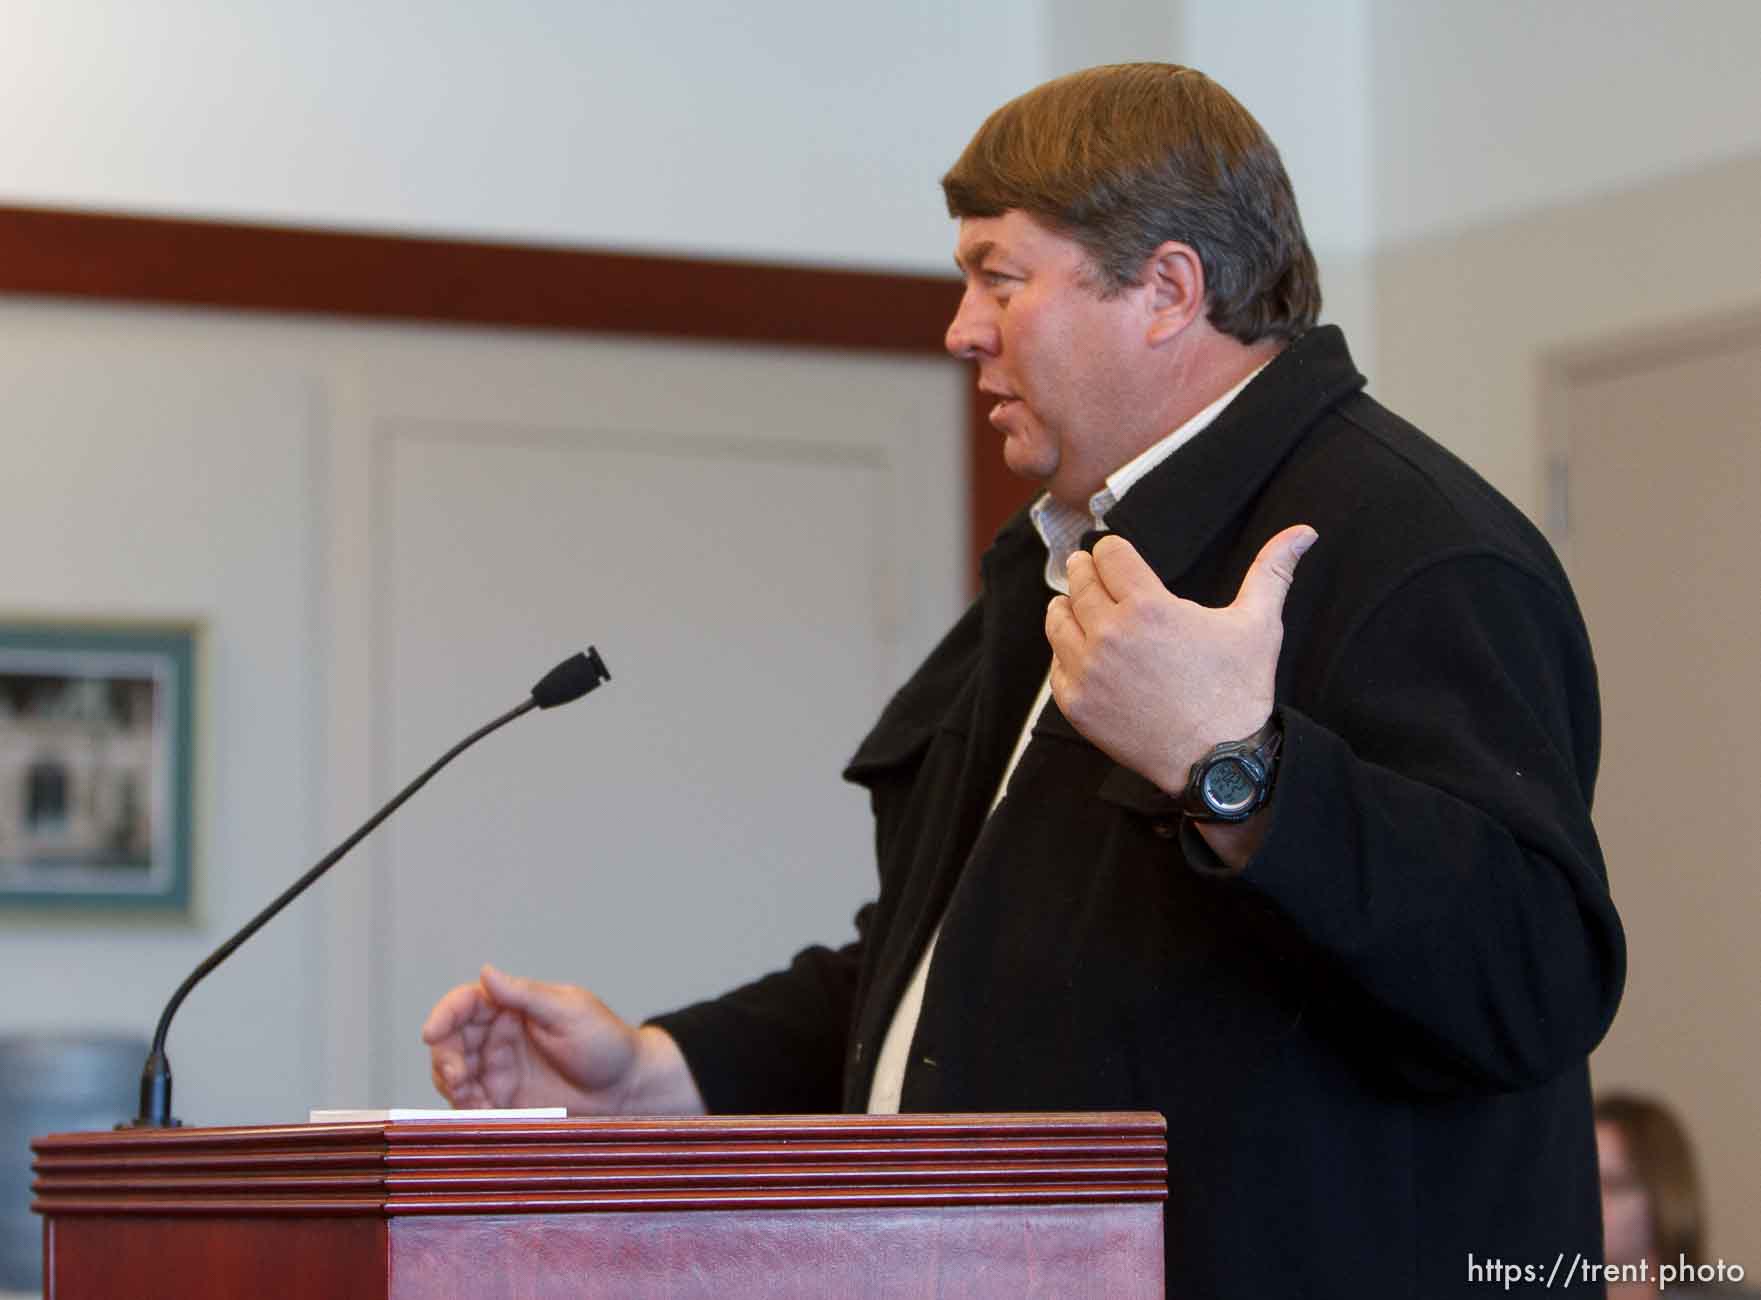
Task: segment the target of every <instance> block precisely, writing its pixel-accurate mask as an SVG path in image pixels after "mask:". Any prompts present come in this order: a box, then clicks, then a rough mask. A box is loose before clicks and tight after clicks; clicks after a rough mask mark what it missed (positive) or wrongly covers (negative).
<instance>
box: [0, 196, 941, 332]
mask: <svg viewBox="0 0 1761 1300" xmlns="http://www.w3.org/2000/svg"><path fill="white" fill-rule="evenodd" d="M0 291H3V292H9V293H25V294H45V295H51V296H56V297H71V298H101V299H109V300H116V301H124V302H146V303H160V304H180V305H186V306H202V307H224V308H228V309H231V310H244V311H273V312H294V313H322V314H329V315H339V316H363V317H370V318H378V319H393V320H415V321H451V322H459V323H466V324H473V325H499V326H516V327H525V328H534V329H551V330H568V331H577V330H579V331H595V332H599V331H603V332H608V333H617V334H640V335H657V336H661V337H666V338H692V339H714V340H718V341H726V342H741V343H745V342H751V343H781V344H799V345H802V346H814V347H821V346H823V347H843V348H862V349H884V350H889V351H904V352H928V353H939V352H940V351H941V346H942V331H943V330H944V329H945V328H946V325H947V321H948V318H949V316H950V314H951V313H952V312H953V310H954V307H955V305H956V303H957V301H958V296H959V290H958V286H957V285H956V284H955V282H954V281H953V280H952V279H949V278H946V277H938V276H919V275H896V274H884V273H879V272H873V271H844V270H830V269H820V268H813V267H797V266H773V265H760V264H756V263H743V262H719V261H706V260H700V259H695V258H679V257H655V256H648V255H643V254H635V253H608V252H598V251H591V250H587V249H577V248H556V247H543V246H537V245H529V244H508V243H491V242H486V241H477V240H461V239H432V238H425V237H418V236H411V235H390V234H369V233H362V232H355V231H332V230H310V229H295V228H291V227H280V226H265V225H244V224H240V223H237V222H228V221H189V220H173V219H169V218H165V217H140V216H119V215H113V214H99V213H87V212H65V211H51V210H39V209H28V208H4V207H0Z"/></svg>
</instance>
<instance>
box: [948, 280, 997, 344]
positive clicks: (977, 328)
mask: <svg viewBox="0 0 1761 1300" xmlns="http://www.w3.org/2000/svg"><path fill="white" fill-rule="evenodd" d="M974 297H975V295H974V294H973V292H972V291H971V290H970V289H968V290H967V291H966V293H965V294H964V295H962V296H961V299H960V307H959V310H957V311H956V312H955V313H954V319H953V320H951V321H949V322H948V332H947V334H946V335H945V336H944V337H943V339H942V343H943V345H944V346H945V347H946V348H947V349H948V351H949V352H951V353H953V354H954V355H955V356H956V357H959V358H960V359H961V360H962V361H971V360H974V359H975V358H976V357H978V356H979V355H981V354H987V355H988V354H994V353H995V352H996V350H997V328H996V322H995V321H994V320H993V319H992V318H991V316H990V314H989V313H988V312H987V311H985V310H984V308H983V307H982V306H981V305H980V304H979V303H977V302H975V301H974Z"/></svg>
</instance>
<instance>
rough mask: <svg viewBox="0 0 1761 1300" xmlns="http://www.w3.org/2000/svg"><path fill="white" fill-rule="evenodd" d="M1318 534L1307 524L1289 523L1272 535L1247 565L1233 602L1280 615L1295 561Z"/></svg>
mask: <svg viewBox="0 0 1761 1300" xmlns="http://www.w3.org/2000/svg"><path fill="white" fill-rule="evenodd" d="M1319 537H1320V534H1319V533H1317V532H1316V531H1315V530H1314V529H1313V528H1310V527H1309V526H1308V525H1307V524H1292V525H1291V526H1290V527H1289V528H1286V529H1285V530H1284V531H1283V532H1281V533H1277V534H1275V535H1274V536H1273V537H1272V538H1271V540H1270V541H1268V542H1267V543H1266V544H1265V545H1264V546H1262V547H1260V553H1259V554H1258V555H1256V556H1254V559H1253V563H1252V564H1250V565H1249V566H1248V569H1247V576H1246V577H1244V578H1243V579H1242V580H1241V590H1240V591H1238V592H1237V593H1236V594H1235V604H1236V605H1237V606H1245V607H1247V608H1250V609H1253V610H1256V611H1257V612H1259V613H1261V614H1264V615H1266V616H1267V617H1269V618H1282V617H1283V613H1284V598H1285V596H1287V595H1289V594H1290V584H1291V582H1292V581H1294V580H1295V578H1296V566H1297V563H1298V562H1299V561H1300V560H1301V559H1302V557H1303V554H1304V552H1306V551H1307V550H1308V549H1309V547H1311V546H1313V545H1314V544H1315V542H1316V540H1317V539H1318V538H1319Z"/></svg>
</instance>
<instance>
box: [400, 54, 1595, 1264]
mask: <svg viewBox="0 0 1761 1300" xmlns="http://www.w3.org/2000/svg"><path fill="white" fill-rule="evenodd" d="M943 186H944V190H945V192H946V194H947V197H948V202H949V208H950V211H951V212H952V213H953V214H954V215H955V216H957V217H959V218H960V236H959V242H958V247H957V252H956V261H957V262H958V264H959V266H960V268H961V271H962V273H963V275H964V277H965V282H966V290H965V296H964V298H963V300H962V303H961V306H960V309H959V312H958V314H957V315H956V317H955V319H954V322H953V323H952V325H951V326H950V327H949V331H948V346H949V348H950V350H951V351H953V352H954V353H956V354H957V355H959V356H962V357H965V358H969V359H971V360H973V361H974V362H975V364H976V367H977V370H978V384H979V387H980V388H981V389H982V390H983V391H985V392H987V393H989V394H991V395H993V396H994V397H995V398H996V406H995V407H994V409H993V410H992V413H991V422H992V423H993V425H995V426H996V428H997V429H998V430H999V431H1000V432H1001V433H1002V435H1003V455H1004V458H1005V460H1006V461H1007V463H1008V464H1009V466H1010V468H1011V469H1012V470H1014V471H1015V472H1017V473H1019V474H1023V475H1025V476H1028V477H1030V478H1033V479H1035V480H1036V481H1038V482H1040V483H1041V484H1042V485H1043V486H1044V488H1045V495H1044V496H1042V497H1041V498H1040V500H1039V501H1038V502H1037V503H1036V504H1035V506H1034V507H1033V509H1032V510H1031V511H1024V512H1023V513H1022V514H1021V515H1020V516H1018V517H1017V518H1016V519H1015V520H1013V521H1011V523H1010V524H1008V525H1006V526H1005V527H1004V529H1003V530H1002V531H1001V533H999V535H998V537H997V540H996V543H995V545H994V546H993V547H992V548H991V550H990V552H989V553H988V554H987V556H986V559H985V565H984V587H983V591H982V593H981V595H980V597H979V599H978V600H977V602H975V604H974V605H973V606H972V608H971V609H969V610H968V612H967V614H966V615H965V617H963V618H962V619H961V621H960V622H959V623H958V624H957V625H956V626H955V627H954V628H953V629H952V630H951V631H950V632H949V634H948V635H947V637H946V638H944V640H943V641H942V643H941V644H940V645H939V646H938V647H937V649H936V650H935V651H934V652H933V653H932V654H931V656H930V657H929V659H928V660H926V662H925V663H924V665H923V666H922V667H921V668H920V669H919V670H918V672H917V673H916V674H915V675H914V676H913V677H912V679H911V680H910V681H909V682H908V683H906V685H905V686H904V687H903V688H902V689H901V690H900V691H899V693H898V694H897V695H896V696H895V697H894V698H893V700H892V702H891V703H890V704H889V705H888V707H887V709H886V711H885V712H884V714H883V715H882V717H881V719H880V721H879V722H878V723H877V725H876V727H875V729H874V730H873V732H871V734H870V735H869V737H868V738H867V739H866V740H865V741H864V742H863V744H862V746H861V747H860V749H859V750H858V752H857V754H856V757H855V758H854V760H853V761H852V763H851V765H850V768H849V771H848V773H847V775H848V776H849V777H850V778H851V779H853V780H856V781H859V782H862V783H863V784H864V785H866V786H867V787H868V788H869V790H870V791H871V794H872V799H873V803H874V809H875V815H876V823H877V835H876V845H877V853H878V860H879V871H880V887H879V895H878V897H877V899H876V901H875V902H874V903H873V904H871V905H870V906H869V907H867V908H864V909H863V911H862V913H861V914H859V916H858V930H859V937H858V939H857V941H856V942H855V943H853V944H850V945H848V946H846V947H844V948H842V949H839V950H837V951H830V950H827V949H818V948H816V949H810V950H808V951H806V952H804V953H801V954H799V955H798V956H797V957H796V959H795V961H794V962H793V963H792V965H791V966H790V967H789V968H787V969H786V970H784V971H780V972H778V973H776V974H774V975H771V976H768V977H766V978H765V979H762V980H760V981H758V982H756V983H754V984H751V985H748V986H746V987H745V988H742V989H739V990H735V991H734V992H732V993H730V994H727V995H726V996H724V997H722V998H719V999H716V1000H714V1001H712V1002H707V1003H702V1004H699V1005H697V1006H694V1007H690V1008H686V1009H684V1010H682V1011H679V1012H676V1013H674V1014H672V1015H670V1016H665V1017H661V1018H659V1019H658V1020H656V1021H653V1022H650V1023H649V1024H647V1025H644V1026H642V1027H641V1028H639V1029H638V1028H635V1027H632V1026H629V1025H627V1024H625V1023H624V1022H622V1021H621V1020H618V1019H617V1018H616V1017H615V1016H613V1015H611V1013H610V1012H608V1011H607V1010H606V1009H605V1008H604V1007H603V1006H602V1005H601V1004H600V1003H598V1002H597V1000H595V999H593V998H592V996H591V995H590V994H587V993H586V992H585V991H584V990H578V989H572V988H566V987H561V986H549V985H536V984H533V983H531V982H528V981H522V980H517V979H512V978H510V977H507V976H503V975H501V974H500V973H499V972H494V971H486V972H485V974H484V976H483V978H482V979H481V980H480V981H479V983H477V984H475V985H465V986H461V987H460V988H458V989H455V990H454V991H453V992H452V993H449V994H448V995H447V997H446V998H444V999H442V1001H441V1003H440V1004H439V1005H438V1006H437V1007H436V1008H435V1011H434V1013H433V1015H432V1016H431V1017H430V1020H429V1023H428V1025H427V1026H426V1027H425V1029H424V1034H425V1036H426V1037H427V1038H428V1041H429V1042H430V1043H431V1044H432V1045H433V1053H434V1072H435V1079H436V1083H437V1084H438V1086H440V1088H441V1090H442V1091H443V1092H444V1093H445V1094H446V1095H447V1096H448V1097H450V1098H451V1099H452V1100H453V1101H454V1102H455V1104H460V1105H481V1104H486V1103H487V1104H497V1105H509V1104H522V1105H530V1104H539V1103H541V1102H543V1103H550V1104H555V1103H558V1102H561V1103H562V1104H566V1105H569V1106H570V1107H571V1109H574V1110H577V1111H580V1112H583V1113H606V1112H608V1111H629V1110H642V1111H650V1112H653V1111H665V1110H687V1111H688V1110H702V1109H709V1110H715V1111H761V1112H762V1111H769V1112H776V1111H789V1110H827V1109H834V1108H837V1107H839V1106H841V1107H843V1108H845V1109H851V1110H863V1109H870V1110H897V1109H906V1110H978V1109H983V1110H1056V1109H1094V1110H1099V1109H1155V1110H1159V1111H1161V1112H1162V1113H1163V1114H1164V1115H1166V1116H1167V1118H1168V1124H1169V1145H1170V1150H1171V1155H1172V1159H1171V1172H1170V1194H1169V1201H1168V1205H1167V1234H1168V1259H1169V1273H1170V1278H1171V1279H1178V1280H1179V1281H1180V1283H1181V1284H1182V1286H1183V1287H1185V1288H1186V1289H1187V1292H1188V1293H1190V1294H1192V1295H1195V1296H1207V1297H1208V1296H1218V1297H1221V1296H1232V1297H1233V1296H1240V1297H1255V1298H1260V1297H1277V1296H1298V1295H1316V1296H1325V1295H1340V1296H1346V1295H1351V1296H1358V1295H1363V1294H1373V1295H1378V1296H1412V1297H1420V1296H1423V1297H1436V1296H1444V1295H1456V1294H1460V1295H1472V1294H1476V1293H1481V1292H1482V1288H1483V1287H1484V1286H1485V1285H1488V1284H1490V1285H1493V1286H1495V1287H1498V1288H1500V1289H1502V1288H1503V1287H1504V1285H1505V1283H1506V1282H1507V1281H1510V1280H1511V1279H1512V1277H1513V1276H1514V1277H1516V1278H1519V1279H1520V1278H1524V1277H1527V1276H1529V1274H1528V1273H1527V1272H1526V1271H1523V1272H1517V1273H1515V1274H1512V1273H1511V1272H1510V1271H1509V1270H1508V1269H1507V1267H1506V1266H1513V1267H1515V1268H1517V1269H1519V1270H1529V1269H1531V1268H1533V1267H1535V1266H1541V1268H1540V1274H1539V1276H1540V1278H1541V1279H1542V1280H1544V1279H1545V1278H1546V1276H1547V1267H1546V1266H1549V1265H1551V1264H1552V1262H1553V1261H1554V1259H1555V1257H1556V1256H1557V1255H1559V1254H1560V1253H1561V1252H1563V1255H1564V1257H1565V1259H1567V1260H1568V1261H1569V1260H1571V1259H1572V1258H1573V1256H1574V1255H1576V1256H1581V1257H1583V1258H1584V1259H1587V1260H1596V1259H1599V1258H1600V1250H1601V1238H1600V1229H1599V1224H1598V1212H1599V1202H1598V1192H1597V1180H1596V1167H1595V1144H1594V1133H1593V1127H1592V1122H1591V1116H1590V1099H1589V1087H1588V1080H1587V1072H1586V1068H1585V1059H1586V1057H1587V1055H1588V1053H1589V1051H1590V1049H1591V1048H1592V1047H1593V1046H1594V1045H1595V1043H1596V1042H1597V1041H1598V1040H1599V1039H1600V1037H1601V1036H1602V1034H1603V1033H1604V1032H1605V1030H1606V1029H1607V1026H1608V1023H1609V1021H1610V1019H1611V1018H1612V1016H1613V1013H1614V1008H1615V1005H1616V1003H1617V1001H1618V998H1619V993H1620V986H1621V981H1622V977H1623V966H1624V947H1623V940H1622V936H1621V931H1620V925H1619V921H1618V919H1617V917H1616V915H1615V912H1614V909H1613V906H1612V904H1611V902H1610V901H1609V897H1608V890H1607V882H1606V874H1605V871H1604V868H1603V864H1602V860H1601V855H1600V851H1599V849H1598V846H1597V843H1596V837H1595V833H1594V830H1593V829H1592V827H1591V824H1590V817H1589V801H1590V793H1591V788H1592V785H1593V782H1594V778H1595V770H1596V762H1597V747H1598V743H1599V721H1598V713H1597V701H1596V689H1595V671H1594V666H1593V663H1592V660H1591V657H1590V649H1589V644H1588V641H1587V639H1586V637H1585V634H1584V629H1583V625H1582V621H1581V619H1580V617H1579V615H1578V612H1577V608H1576V605H1575V603H1574V601H1573V598H1572V595H1571V591H1570V587H1569V585H1568V583H1567V582H1566V579H1565V576H1564V574H1563V573H1562V572H1561V570H1560V568H1559V566H1558V563H1557V562H1556V561H1555V559H1554V557H1553V556H1552V554H1551V552H1550V551H1549V550H1548V548H1547V546H1546V544H1545V542H1544V541H1543V540H1542V539H1541V537H1540V536H1539V535H1538V534H1537V533H1536V532H1535V530H1534V529H1533V528H1532V527H1531V526H1530V525H1529V524H1528V523H1527V522H1526V521H1525V520H1524V519H1523V518H1522V516H1521V515H1520V514H1519V513H1518V512H1517V511H1516V510H1515V509H1514V508H1513V507H1512V506H1511V505H1510V504H1509V503H1508V502H1506V501H1505V500H1503V498H1501V497H1500V496H1499V495H1498V494H1497V493H1496V492H1494V491H1493V490H1492V489H1491V488H1490V487H1489V486H1487V485H1486V484H1485V483H1484V482H1483V481H1482V480H1480V479H1479V478H1478V477H1477V476H1475V475H1474V474H1473V472H1472V471H1471V470H1469V469H1468V468H1467V467H1466V466H1464V465H1462V464H1461V463H1460V462H1459V461H1457V460H1456V459H1455V458H1453V457H1452V456H1450V455H1449V454H1448V453H1447V452H1445V451H1443V450H1442V449H1441V448H1440V447H1438V446H1437V445H1436V444H1434V443H1432V442H1430V441H1429V440H1428V439H1426V438H1425V437H1424V435H1422V434H1420V433H1419V432H1418V431H1417V430H1415V429H1413V428H1411V427H1410V426H1408V425H1406V424H1405V423H1404V422H1402V421H1401V420H1399V419H1398V418H1397V417H1395V416H1393V415H1391V414H1390V413H1389V412H1387V411H1385V410H1383V409H1382V408H1381V407H1380V406H1378V405H1377V404H1376V403H1375V402H1374V401H1372V400H1371V399H1370V398H1369V397H1367V396H1365V395H1364V394H1363V392H1362V391H1361V390H1362V387H1363V382H1364V381H1363V378H1362V376H1361V375H1359V374H1358V373H1357V371H1356V369H1355V367H1354V366H1353V365H1352V363H1351V359H1350V356H1349V354H1348V353H1347V351H1346V348H1345V344H1344V340H1343V338H1342V337H1341V336H1340V335H1339V333H1338V331H1337V330H1335V329H1331V328H1315V326H1314V322H1315V317H1316V314H1317V312H1318V310H1319V306H1320V293H1319V287H1318V283H1317V279H1316V275H1315V268H1314V262H1313V258H1312V256H1311V255H1310V252H1309V249H1308V246H1307V243H1306V240H1305V239H1304V237H1303V234H1302V228H1301V223H1300V220H1299V219H1298V216H1297V211H1296V205H1295V201H1294V198H1293V197H1292V195H1291V193H1290V188H1289V182H1288V180H1287V178H1286V177H1285V174H1284V171H1283V167H1282V165H1281V163H1280V162H1279V160H1278V157H1277V153H1276V151H1275V150H1274V149H1273V147H1272V145H1271V143H1270V141H1269V140H1267V139H1266V138H1265V136H1264V134H1263V133H1262V132H1261V131H1260V129H1259V127H1258V125H1257V123H1255V122H1254V121H1253V119H1252V118H1251V117H1250V116H1248V114H1247V113H1246V112H1245V111H1244V110H1243V109H1241V107H1240V106H1239V105H1238V104H1236V103H1235V101H1234V100H1233V99H1231V98H1230V97H1229V96H1228V95H1227V94H1226V93H1225V92H1223V91H1222V90H1221V89H1220V88H1218V87H1217V86H1216V85H1215V84H1214V83H1212V82H1210V81H1208V80H1206V79H1205V78H1203V77H1202V76H1200V75H1199V74H1197V73H1193V72H1191V71H1189V70H1186V69H1180V68H1171V67H1166V66H1161V65H1132V66H1127V67H1119V68H1104V69H1094V70H1091V71H1089V72H1086V73H1079V74H1076V75H1074V76H1072V77H1067V78H1061V79H1059V80H1058V81H1055V82H1052V83H1049V84H1048V85H1046V86H1042V87H1040V88H1039V89H1037V90H1035V91H1033V92H1030V93H1029V94H1027V95H1025V96H1022V97H1021V98H1020V99H1018V100H1015V101H1012V102H1011V103H1010V104H1007V105H1005V106H1004V107H1003V108H1002V109H999V110H998V112H997V113H995V114H993V116H992V117H991V119H990V120H989V121H987V122H986V123H985V125H984V127H983V128H981V130H980V131H979V133H978V135H977V136H976V137H975V138H974V140H973V142H972V143H971V144H970V145H969V146H968V147H967V150H966V152H965V153H964V154H963V155H962V157H961V158H960V160H959V161H958V162H957V163H956V164H955V166H954V168H953V169H952V170H951V171H950V172H949V174H948V176H947V177H946V178H944V181H943ZM1305 555H1308V556H1309V557H1310V558H1307V559H1304V558H1303V557H1304V556H1305ZM1299 561H1300V562H1301V566H1302V567H1301V571H1300V576H1298V564H1299ZM1048 598H1049V599H1048ZM1490 1265H1496V1266H1497V1267H1496V1275H1494V1271H1493V1270H1492V1269H1491V1268H1490V1267H1489V1266H1490ZM1476 1268H1477V1269H1478V1272H1476V1271H1475V1270H1476ZM1516 1289H1521V1288H1520V1285H1519V1287H1517V1288H1516Z"/></svg>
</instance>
